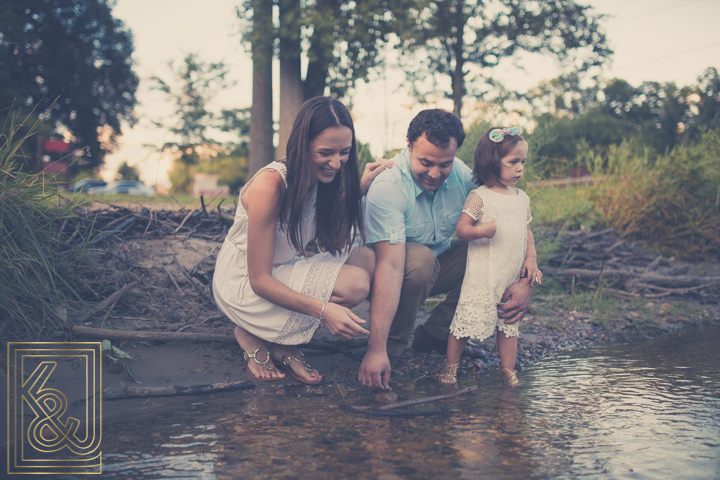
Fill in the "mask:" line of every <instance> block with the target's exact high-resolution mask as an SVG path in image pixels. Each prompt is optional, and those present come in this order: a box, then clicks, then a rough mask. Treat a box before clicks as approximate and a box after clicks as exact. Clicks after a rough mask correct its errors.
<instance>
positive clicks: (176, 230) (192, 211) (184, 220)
mask: <svg viewBox="0 0 720 480" xmlns="http://www.w3.org/2000/svg"><path fill="white" fill-rule="evenodd" d="M194 212H195V210H191V211H190V213H188V214H187V215H185V218H183V219H182V222H180V226H179V227H177V228H176V229H175V230H173V233H177V232H178V230H180V229H181V228H182V227H183V225H185V222H187V220H188V218H190V215H192V214H193V213H194Z"/></svg>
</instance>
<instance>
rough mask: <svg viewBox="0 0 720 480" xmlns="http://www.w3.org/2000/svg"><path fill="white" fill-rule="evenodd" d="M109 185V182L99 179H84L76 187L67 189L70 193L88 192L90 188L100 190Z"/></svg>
mask: <svg viewBox="0 0 720 480" xmlns="http://www.w3.org/2000/svg"><path fill="white" fill-rule="evenodd" d="M105 185H107V182H105V181H103V180H100V179H98V178H83V179H82V180H78V181H77V182H75V184H74V185H70V186H69V187H68V188H67V191H68V192H86V191H87V190H88V189H90V188H100V187H104V186H105Z"/></svg>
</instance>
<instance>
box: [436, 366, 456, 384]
mask: <svg viewBox="0 0 720 480" xmlns="http://www.w3.org/2000/svg"><path fill="white" fill-rule="evenodd" d="M458 365H459V364H458V363H447V362H445V366H443V369H442V372H440V376H439V377H438V379H439V380H440V383H444V384H446V385H457V371H458Z"/></svg>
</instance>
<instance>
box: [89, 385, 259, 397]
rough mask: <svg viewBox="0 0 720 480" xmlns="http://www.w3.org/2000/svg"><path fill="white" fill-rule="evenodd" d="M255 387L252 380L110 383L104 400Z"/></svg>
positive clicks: (196, 393) (194, 393)
mask: <svg viewBox="0 0 720 480" xmlns="http://www.w3.org/2000/svg"><path fill="white" fill-rule="evenodd" d="M253 388H255V384H254V383H252V382H230V383H211V384H206V385H170V386H167V387H128V386H126V385H113V384H111V385H108V386H106V387H105V388H103V395H102V398H103V400H119V399H121V398H134V397H170V396H176V395H198V394H201V393H211V392H212V393H214V392H227V391H230V390H250V389H253Z"/></svg>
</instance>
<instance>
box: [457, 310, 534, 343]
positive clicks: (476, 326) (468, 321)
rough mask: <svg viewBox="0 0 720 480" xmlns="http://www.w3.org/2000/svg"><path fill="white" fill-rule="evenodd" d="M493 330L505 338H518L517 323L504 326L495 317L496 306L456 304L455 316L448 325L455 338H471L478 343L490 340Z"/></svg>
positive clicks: (500, 320)
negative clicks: (501, 333) (502, 334)
mask: <svg viewBox="0 0 720 480" xmlns="http://www.w3.org/2000/svg"><path fill="white" fill-rule="evenodd" d="M495 330H499V331H501V332H503V333H504V334H505V336H506V337H519V336H520V331H519V330H518V322H515V323H511V324H505V322H504V321H503V320H502V319H500V318H498V316H497V305H490V304H486V305H478V304H477V303H474V304H472V305H462V304H458V307H457V310H456V311H455V316H454V317H453V320H452V323H451V324H450V333H452V334H453V335H454V336H455V337H456V338H468V337H472V338H474V339H477V340H479V341H483V340H485V339H487V338H490V337H491V336H492V335H493V334H494V333H495Z"/></svg>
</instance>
